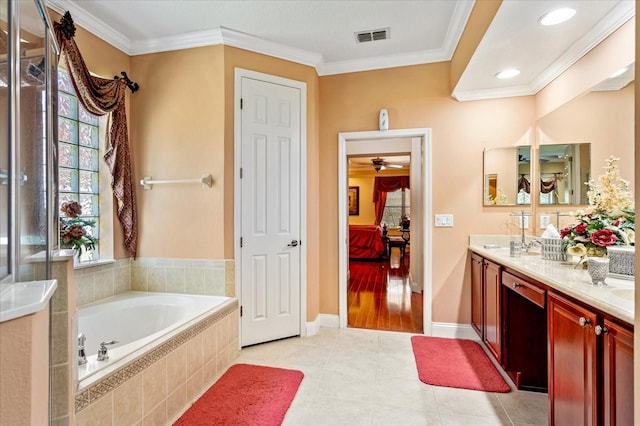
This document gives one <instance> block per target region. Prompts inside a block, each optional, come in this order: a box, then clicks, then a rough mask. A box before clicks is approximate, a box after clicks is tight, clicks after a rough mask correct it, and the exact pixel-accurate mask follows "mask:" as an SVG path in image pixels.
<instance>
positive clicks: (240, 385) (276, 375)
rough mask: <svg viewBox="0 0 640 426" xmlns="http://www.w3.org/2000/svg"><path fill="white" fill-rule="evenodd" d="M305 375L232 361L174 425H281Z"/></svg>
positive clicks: (299, 372) (293, 371)
mask: <svg viewBox="0 0 640 426" xmlns="http://www.w3.org/2000/svg"><path fill="white" fill-rule="evenodd" d="M303 376H304V375H303V374H302V372H301V371H297V370H286V369H283V368H273V367H262V366H258V365H249V364H235V365H232V366H231V367H229V369H228V370H227V372H226V373H224V374H223V375H222V376H221V377H220V378H219V379H218V381H217V382H215V383H214V384H213V385H212V386H211V387H210V388H209V390H207V391H206V392H205V393H204V395H202V396H201V397H200V399H198V400H197V401H196V402H195V403H194V404H193V405H192V406H191V408H189V409H188V410H187V411H186V412H185V413H184V414H183V415H182V417H180V418H179V419H178V421H177V422H176V423H174V425H180V426H210V425H229V426H231V425H234V426H235V425H246V426H277V425H280V424H282V420H283V419H284V416H285V414H286V413H287V410H288V409H289V406H290V405H291V401H293V397H294V396H295V395H296V392H297V391H298V387H299V386H300V382H301V381H302V378H303Z"/></svg>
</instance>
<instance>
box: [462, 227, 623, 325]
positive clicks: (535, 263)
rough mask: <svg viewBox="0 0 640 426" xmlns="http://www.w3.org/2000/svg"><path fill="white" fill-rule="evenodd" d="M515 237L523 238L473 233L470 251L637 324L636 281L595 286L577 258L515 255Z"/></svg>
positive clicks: (609, 279)
mask: <svg viewBox="0 0 640 426" xmlns="http://www.w3.org/2000/svg"><path fill="white" fill-rule="evenodd" d="M514 239H515V240H520V238H519V237H515V236H510V237H508V238H504V236H498V237H496V238H491V237H489V236H484V235H483V236H473V235H472V236H471V237H470V242H469V250H471V251H473V252H475V253H477V254H479V255H481V256H483V257H485V258H486V259H489V260H492V261H494V262H496V263H499V264H501V265H503V266H505V267H507V268H510V269H512V270H514V271H518V272H520V273H522V274H524V275H526V276H529V277H531V278H533V279H535V280H537V281H539V282H541V283H544V284H546V285H548V286H549V287H551V288H553V289H556V290H558V291H559V292H560V293H564V294H566V295H568V296H571V297H574V298H575V299H578V300H580V301H581V302H583V303H585V304H587V305H589V306H593V307H594V308H596V309H598V310H600V311H602V312H605V313H607V314H609V315H611V316H613V317H615V318H618V319H620V320H622V321H624V322H626V323H627V324H629V325H633V322H634V305H635V303H634V296H635V294H634V293H635V290H634V287H635V281H634V280H626V279H620V278H613V277H607V279H606V285H593V284H591V277H590V276H589V273H588V272H587V271H586V269H583V268H581V267H578V268H574V266H575V264H576V262H575V261H570V262H569V261H568V262H561V261H555V260H546V259H542V257H541V256H540V252H539V251H538V252H537V253H536V252H534V253H530V254H525V252H524V251H523V252H522V255H521V257H511V256H509V241H511V240H514Z"/></svg>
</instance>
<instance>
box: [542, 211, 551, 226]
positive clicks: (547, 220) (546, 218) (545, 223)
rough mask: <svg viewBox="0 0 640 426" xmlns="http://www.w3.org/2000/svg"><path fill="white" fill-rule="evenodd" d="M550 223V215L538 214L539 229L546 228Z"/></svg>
mask: <svg viewBox="0 0 640 426" xmlns="http://www.w3.org/2000/svg"><path fill="white" fill-rule="evenodd" d="M550 223H551V216H548V215H544V214H543V215H541V216H540V229H547V226H549V224H550Z"/></svg>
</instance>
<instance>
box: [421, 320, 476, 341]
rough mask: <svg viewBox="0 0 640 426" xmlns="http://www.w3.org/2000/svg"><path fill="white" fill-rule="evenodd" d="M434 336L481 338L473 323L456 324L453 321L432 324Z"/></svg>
mask: <svg viewBox="0 0 640 426" xmlns="http://www.w3.org/2000/svg"><path fill="white" fill-rule="evenodd" d="M431 330H432V335H433V336H434V337H449V338H452V339H469V340H480V337H479V336H478V333H476V331H475V330H474V329H473V327H471V324H456V323H451V322H434V323H432V324H431Z"/></svg>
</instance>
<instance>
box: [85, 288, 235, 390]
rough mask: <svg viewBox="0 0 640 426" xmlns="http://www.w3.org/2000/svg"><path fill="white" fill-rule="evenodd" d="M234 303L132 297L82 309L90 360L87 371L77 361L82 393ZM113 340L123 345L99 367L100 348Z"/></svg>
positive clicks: (143, 294)
mask: <svg viewBox="0 0 640 426" xmlns="http://www.w3.org/2000/svg"><path fill="white" fill-rule="evenodd" d="M235 300H236V299H232V298H229V297H223V296H198V295H186V294H174V293H147V292H128V293H123V294H119V295H117V296H113V297H110V298H107V299H104V300H101V301H100V302H97V303H94V304H91V305H87V306H84V307H82V308H80V309H78V313H77V328H78V335H79V334H80V333H83V334H84V335H85V337H86V340H85V344H84V346H85V355H86V357H87V363H86V364H84V365H78V363H77V359H75V360H73V362H74V364H75V365H77V380H78V390H79V391H81V390H82V389H84V388H87V387H89V386H91V385H92V384H93V383H95V382H96V381H99V380H101V379H102V378H104V377H105V376H107V375H109V374H110V373H112V372H114V371H116V370H117V369H118V368H122V366H124V365H126V364H127V363H130V362H132V361H134V360H135V359H137V358H139V357H141V356H143V355H144V354H145V353H148V352H149V351H151V350H153V349H154V348H157V347H158V346H160V345H162V344H163V343H165V342H167V341H169V340H171V339H172V338H173V337H175V336H177V335H179V334H180V333H181V332H183V331H184V330H186V329H188V328H189V327H191V326H193V325H195V324H197V323H198V322H199V321H201V320H203V319H204V318H206V317H208V316H210V315H212V314H213V313H215V312H216V310H218V309H220V308H221V307H224V306H225V305H227V304H229V303H230V302H231V301H235ZM74 340H75V339H74ZM113 340H115V341H117V342H118V343H115V344H112V345H108V346H107V348H108V356H109V358H108V359H107V360H105V361H98V360H97V352H98V348H99V347H100V343H101V342H109V341H113ZM75 347H76V348H77V342H76V346H75ZM74 353H75V354H77V353H78V351H77V350H74Z"/></svg>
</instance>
